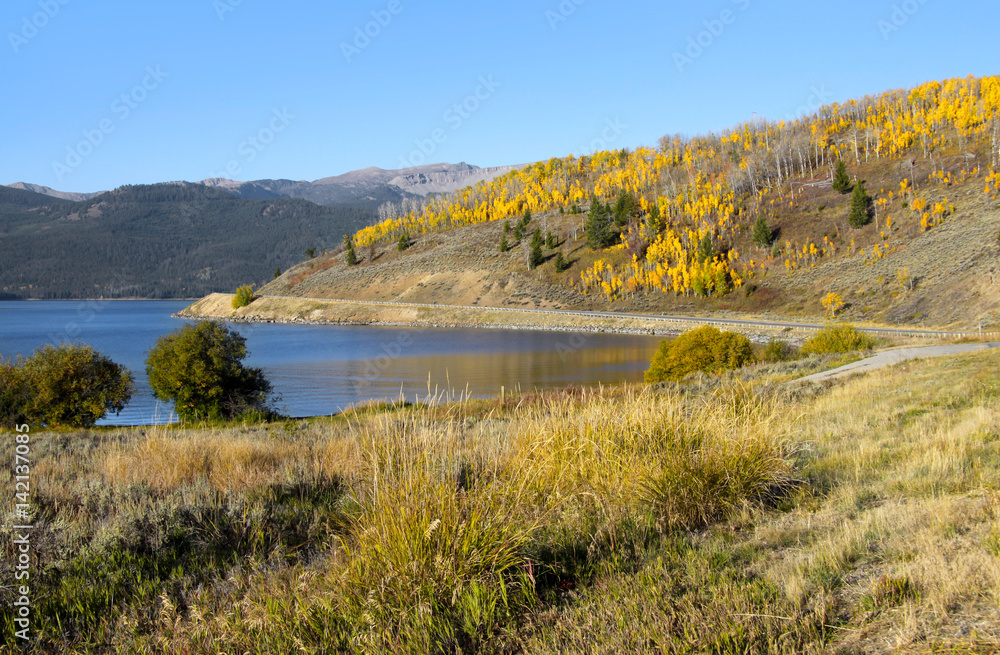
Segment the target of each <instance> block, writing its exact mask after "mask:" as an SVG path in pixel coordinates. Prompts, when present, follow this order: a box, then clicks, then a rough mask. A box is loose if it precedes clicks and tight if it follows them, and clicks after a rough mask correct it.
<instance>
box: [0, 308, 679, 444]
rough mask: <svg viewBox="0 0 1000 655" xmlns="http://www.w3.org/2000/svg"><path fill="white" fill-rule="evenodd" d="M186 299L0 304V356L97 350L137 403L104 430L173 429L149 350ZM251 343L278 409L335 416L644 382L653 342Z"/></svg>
mask: <svg viewBox="0 0 1000 655" xmlns="http://www.w3.org/2000/svg"><path fill="white" fill-rule="evenodd" d="M188 304H189V303H188V302H186V301H84V302H81V301H38V302H0V355H2V356H3V357H5V358H10V357H13V356H15V355H24V356H28V355H30V354H31V353H32V351H34V349H35V348H37V347H39V346H41V345H44V344H46V343H59V342H62V341H80V342H83V343H86V344H89V345H92V346H93V347H94V348H96V349H97V350H98V351H100V352H102V353H104V354H106V355H108V356H109V357H111V358H112V359H113V360H114V361H116V362H118V363H119V364H123V365H125V366H127V367H129V369H131V370H132V372H133V373H134V374H135V378H136V393H135V395H134V396H133V398H132V402H131V403H130V404H129V406H128V407H126V408H125V410H124V411H123V412H122V413H121V414H120V415H118V416H110V417H108V418H106V419H105V420H104V421H102V423H104V424H115V425H140V424H152V423H163V422H169V421H172V420H173V419H174V417H173V416H172V407H171V405H170V404H169V403H167V404H164V403H161V402H158V401H157V400H156V399H155V398H154V397H153V392H152V391H151V390H150V388H149V384H148V382H147V381H146V376H145V359H146V353H147V351H148V350H149V349H150V348H151V347H152V346H153V344H154V343H155V342H156V339H157V338H159V337H161V336H163V335H164V334H167V333H169V332H171V331H173V330H175V329H177V328H178V327H181V326H182V325H183V324H184V323H185V321H184V320H183V319H177V318H172V317H171V314H173V313H174V312H176V311H178V310H180V309H183V308H184V307H186V306H187V305H188ZM232 327H234V328H235V329H236V330H238V331H239V332H240V333H241V334H243V335H244V336H246V338H247V347H248V348H249V349H250V356H249V357H248V358H247V360H246V362H247V364H248V365H251V366H258V367H260V368H262V369H263V370H264V372H265V373H266V375H267V377H268V379H269V380H270V381H271V383H272V384H273V385H274V390H275V392H276V393H277V394H278V396H279V399H278V402H277V403H276V405H277V408H278V409H279V411H281V412H283V413H286V414H288V415H290V416H318V415H327V414H333V413H336V412H339V411H341V410H342V409H344V408H346V407H350V406H352V405H354V404H357V403H360V402H365V401H369V400H375V399H382V400H390V399H395V398H399V396H400V393H402V394H403V395H404V396H405V397H406V399H407V400H409V401H411V402H412V401H413V400H414V399H416V398H419V399H420V400H423V399H425V398H426V397H427V396H428V394H431V395H434V394H438V395H447V394H449V393H450V394H452V396H454V397H457V396H458V395H460V394H465V393H467V394H469V395H471V396H474V397H483V396H493V395H497V394H499V393H500V389H501V387H504V388H506V389H509V390H512V389H517V388H520V389H521V390H531V389H535V388H538V389H548V388H558V387H564V386H568V385H583V386H587V385H590V386H596V385H598V384H615V383H618V382H623V381H639V380H641V379H642V374H643V371H645V370H646V368H648V366H649V360H650V358H651V357H652V356H653V352H654V351H655V350H656V347H657V345H658V344H659V342H660V338H658V337H648V336H631V335H617V334H587V333H568V332H546V331H534V330H473V329H423V328H390V327H350V326H332V325H330V326H327V325H314V326H308V325H272V324H251V325H242V324H236V325H232Z"/></svg>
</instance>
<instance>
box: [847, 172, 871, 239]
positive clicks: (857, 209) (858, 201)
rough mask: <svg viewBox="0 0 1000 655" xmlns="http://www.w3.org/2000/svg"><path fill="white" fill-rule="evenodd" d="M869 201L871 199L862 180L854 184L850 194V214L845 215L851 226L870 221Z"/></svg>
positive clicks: (863, 224)
mask: <svg viewBox="0 0 1000 655" xmlns="http://www.w3.org/2000/svg"><path fill="white" fill-rule="evenodd" d="M871 202H872V199H871V197H870V196H869V195H868V192H867V191H866V190H865V183H864V180H862V181H859V182H858V183H857V184H855V185H854V193H853V194H851V214H850V216H848V217H847V222H848V223H850V224H851V227H853V228H859V227H864V226H865V225H868V223H869V222H871V213H870V212H871Z"/></svg>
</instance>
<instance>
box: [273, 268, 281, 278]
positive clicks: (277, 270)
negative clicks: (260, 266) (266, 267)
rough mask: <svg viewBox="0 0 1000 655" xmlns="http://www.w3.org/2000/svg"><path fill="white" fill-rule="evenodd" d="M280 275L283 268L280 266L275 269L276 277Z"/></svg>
mask: <svg viewBox="0 0 1000 655" xmlns="http://www.w3.org/2000/svg"><path fill="white" fill-rule="evenodd" d="M279 277H281V268H280V267H279V268H276V269H274V279H275V280H277V279H278V278H279Z"/></svg>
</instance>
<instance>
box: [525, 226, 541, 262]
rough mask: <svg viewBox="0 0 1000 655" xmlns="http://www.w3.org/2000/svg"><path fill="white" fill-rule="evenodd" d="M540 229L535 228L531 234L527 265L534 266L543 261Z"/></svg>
mask: <svg viewBox="0 0 1000 655" xmlns="http://www.w3.org/2000/svg"><path fill="white" fill-rule="evenodd" d="M543 243H544V241H543V240H542V230H541V228H537V227H536V228H535V233H534V234H532V235H531V254H530V255H528V266H529V267H530V268H536V267H538V266H540V265H541V264H542V263H543V262H545V255H544V254H543V253H542V244H543Z"/></svg>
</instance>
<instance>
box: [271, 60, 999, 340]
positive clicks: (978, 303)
mask: <svg viewBox="0 0 1000 655" xmlns="http://www.w3.org/2000/svg"><path fill="white" fill-rule="evenodd" d="M838 162H843V165H844V169H845V179H844V184H843V185H842V186H841V188H840V190H835V189H834V188H833V179H834V169H835V168H837V164H838ZM998 169H1000V77H988V78H982V79H976V78H969V79H965V80H946V81H944V82H931V83H928V84H926V85H922V86H920V87H918V88H915V89H912V90H903V91H889V92H886V93H884V94H881V95H879V96H876V97H868V98H862V99H860V100H858V101H851V102H849V103H845V104H843V105H831V106H828V107H823V108H821V109H820V110H819V111H818V112H817V113H816V114H814V115H812V116H808V117H805V118H802V119H800V120H798V121H795V122H794V123H785V122H780V123H770V122H767V121H754V122H751V123H746V124H744V125H740V126H737V127H735V128H733V129H731V130H727V131H725V132H724V133H722V134H709V135H707V136H703V137H697V138H693V139H690V138H682V137H679V136H675V137H664V138H663V139H661V140H660V144H659V147H658V148H655V149H653V148H639V149H637V150H635V151H628V150H621V151H613V152H598V153H595V154H594V155H592V156H588V157H574V156H569V157H566V158H562V159H552V160H549V161H548V162H541V163H537V164H534V165H532V166H530V167H527V168H525V169H523V170H517V171H512V172H510V173H507V174H506V175H504V176H501V177H499V178H497V179H495V180H493V181H492V182H489V183H482V184H478V185H476V186H475V187H473V188H471V189H467V190H464V191H461V192H458V193H455V194H452V195H451V196H448V197H443V198H438V199H435V200H432V201H431V202H430V203H428V204H427V205H426V206H425V207H423V208H421V209H419V210H411V211H407V212H406V213H400V214H397V215H396V216H394V217H389V218H387V219H386V220H383V221H381V222H380V223H378V224H377V225H374V226H370V227H367V228H364V229H362V230H360V231H358V232H357V233H356V234H355V235H354V237H353V240H354V243H356V244H357V246H358V248H357V251H358V253H359V257H360V259H361V263H360V264H359V265H358V266H356V267H347V266H346V264H345V263H344V257H343V256H342V255H339V254H338V253H331V254H328V255H325V256H324V257H322V258H320V259H318V260H316V261H313V262H308V263H307V264H304V265H303V266H301V267H297V268H295V269H294V270H292V271H289V272H288V273H287V274H286V275H285V276H283V277H282V278H281V279H279V280H277V281H275V282H274V283H272V284H270V285H268V286H266V287H265V288H264V289H263V290H262V293H263V294H265V295H267V294H274V295H293V296H302V297H336V298H345V299H361V300H373V299H374V300H401V301H410V302H428V303H441V304H457V305H461V304H470V305H471V304H480V305H496V306H503V305H517V306H523V305H535V306H540V307H557V306H565V307H573V308H613V309H628V310H639V311H665V310H670V311H738V312H748V313H755V314H761V313H764V314H767V313H772V314H782V315H792V316H796V315H801V316H810V317H817V316H821V315H823V314H824V313H826V310H825V308H824V306H823V305H822V304H821V302H820V301H821V299H822V298H823V297H825V296H827V294H831V293H832V294H836V296H837V297H838V298H839V302H840V303H842V304H843V309H842V310H841V312H840V315H843V316H846V317H848V318H850V319H852V320H871V321H880V322H887V323H900V324H907V325H920V324H923V325H927V326H935V327H946V326H947V327H963V328H968V327H974V326H978V325H979V324H980V323H982V324H983V327H984V328H985V327H996V326H997V325H998V324H1000V289H998V288H997V286H996V283H995V278H996V274H997V272H998V271H997V254H998V253H1000V248H998V239H997V235H998V233H1000V203H998V194H1000V173H998V172H997V171H998ZM854 190H857V191H858V193H859V200H857V201H855V200H854V198H853V196H854ZM862 190H865V191H866V193H865V194H862V193H861V191H862ZM866 195H867V197H865V196H866ZM855 202H857V203H860V204H859V205H858V209H857V211H856V212H855V215H854V218H853V219H852V218H851V215H852V204H855ZM583 212H587V213H583ZM525 213H529V214H531V222H530V224H529V225H528V226H527V228H526V230H525V234H524V236H523V238H522V239H520V240H518V239H517V238H515V237H514V236H513V235H512V234H509V235H508V243H509V244H510V245H512V246H513V248H512V250H510V251H508V252H504V253H502V252H500V248H499V245H500V241H501V238H502V235H503V233H502V229H503V225H504V223H507V224H508V225H509V227H510V228H511V229H513V228H514V227H515V226H516V224H517V223H518V222H519V221H520V219H521V216H522V215H524V214H525ZM761 224H762V225H763V227H761V226H760V225H761ZM595 225H596V226H598V228H600V229H597V228H595V227H594V226H595ZM601 226H603V227H601ZM536 228H537V229H540V230H541V233H542V234H543V235H546V234H547V233H548V232H552V233H553V236H554V238H555V241H556V242H557V247H554V248H545V249H544V250H543V255H544V257H545V258H546V261H545V263H543V264H542V265H541V266H539V267H538V268H536V269H531V268H530V267H529V266H528V257H527V255H528V242H529V241H530V234H531V232H532V231H533V230H535V229H536ZM601 229H603V231H604V233H605V234H610V239H606V240H604V241H603V242H601V239H595V238H594V234H598V236H600V233H601ZM400 237H404V238H408V239H409V240H410V241H411V242H413V243H414V245H413V247H411V248H410V249H408V250H406V251H404V252H401V253H400V252H397V251H396V243H397V241H398V240H399V239H400ZM557 251H561V252H562V254H563V257H564V258H565V259H567V260H569V261H570V262H571V266H570V268H569V270H568V271H565V272H557V271H555V270H554V269H555V259H556V255H557V254H558V252H557Z"/></svg>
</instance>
